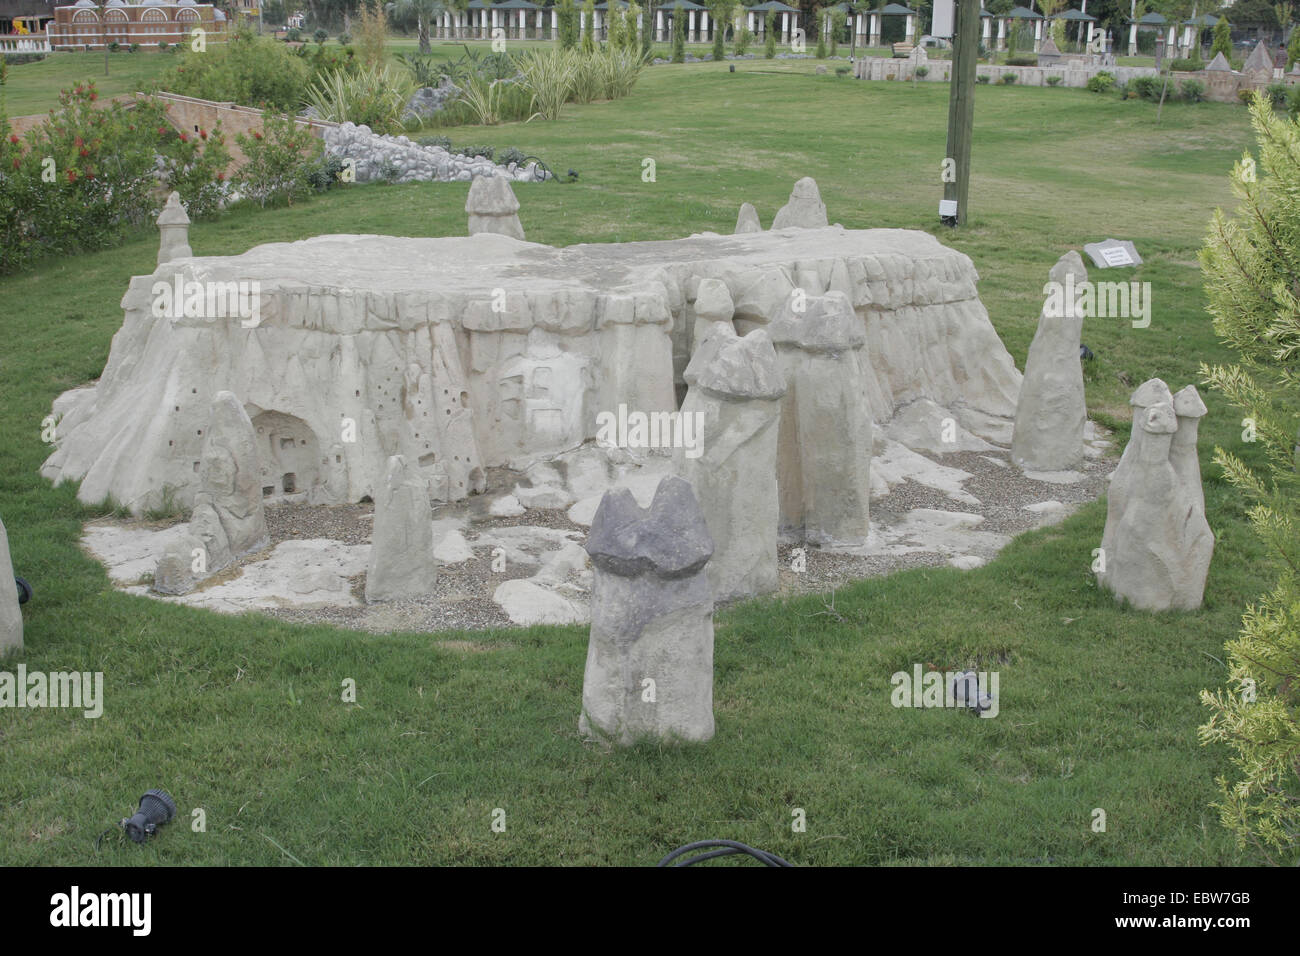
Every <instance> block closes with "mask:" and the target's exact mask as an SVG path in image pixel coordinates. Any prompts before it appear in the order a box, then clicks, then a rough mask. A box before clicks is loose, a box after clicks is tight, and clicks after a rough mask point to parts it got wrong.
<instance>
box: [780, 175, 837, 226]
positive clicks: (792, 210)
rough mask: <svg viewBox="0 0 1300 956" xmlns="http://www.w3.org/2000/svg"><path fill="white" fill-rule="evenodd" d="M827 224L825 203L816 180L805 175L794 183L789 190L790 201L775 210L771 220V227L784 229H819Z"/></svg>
mask: <svg viewBox="0 0 1300 956" xmlns="http://www.w3.org/2000/svg"><path fill="white" fill-rule="evenodd" d="M827 224H828V220H827V218H826V204H825V203H823V202H822V196H821V192H820V191H819V190H818V189H817V182H816V180H814V179H813V178H812V177H810V176H805V177H804V178H803V179H801V180H799V181H798V182H797V183H795V184H794V189H793V190H792V191H791V192H790V201H789V202H787V203H786V204H785V205H784V206H782V207H781V208H780V209H779V210H777V213H776V217H775V218H774V219H773V220H772V228H773V229H785V228H786V227H788V226H799V227H800V228H802V229H821V228H824V227H825V226H826V225H827Z"/></svg>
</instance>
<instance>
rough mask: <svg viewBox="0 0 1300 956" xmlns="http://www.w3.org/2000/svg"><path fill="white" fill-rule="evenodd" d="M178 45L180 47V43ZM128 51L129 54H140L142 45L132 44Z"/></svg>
mask: <svg viewBox="0 0 1300 956" xmlns="http://www.w3.org/2000/svg"><path fill="white" fill-rule="evenodd" d="M176 45H177V46H180V44H179V43H178V44H176ZM126 49H127V52H128V53H139V52H140V44H138V43H132V44H131V45H130V46H129V47H127V48H126Z"/></svg>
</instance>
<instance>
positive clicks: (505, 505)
mask: <svg viewBox="0 0 1300 956" xmlns="http://www.w3.org/2000/svg"><path fill="white" fill-rule="evenodd" d="M523 513H524V506H523V505H521V504H520V503H519V499H518V498H516V497H515V496H514V495H503V496H502V497H500V498H498V499H496V500H495V501H493V502H492V504H491V505H489V506H488V514H490V515H492V517H494V518H517V517H519V516H520V515H521V514H523Z"/></svg>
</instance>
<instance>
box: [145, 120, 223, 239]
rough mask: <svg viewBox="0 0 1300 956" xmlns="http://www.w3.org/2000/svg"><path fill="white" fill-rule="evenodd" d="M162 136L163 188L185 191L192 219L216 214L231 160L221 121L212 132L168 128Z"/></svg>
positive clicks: (183, 199) (184, 200)
mask: <svg viewBox="0 0 1300 956" xmlns="http://www.w3.org/2000/svg"><path fill="white" fill-rule="evenodd" d="M161 140H162V141H161V143H160V144H159V147H158V153H159V154H160V156H161V159H162V162H161V163H160V164H159V169H158V178H159V180H160V181H161V183H162V186H163V188H164V189H166V190H167V191H169V192H170V191H171V190H175V191H176V192H178V193H180V194H181V204H182V205H183V206H184V207H185V211H186V212H187V213H188V214H189V217H190V218H191V219H206V218H209V217H211V216H213V215H215V214H216V212H217V210H218V209H219V208H220V206H221V202H222V200H223V199H224V198H225V195H226V189H227V185H228V184H227V183H226V167H227V166H228V165H229V164H230V152H229V150H227V149H226V138H225V136H224V135H223V134H222V132H221V126H220V124H218V125H217V126H216V128H214V129H213V130H212V132H210V133H209V132H208V131H207V130H204V129H201V130H199V131H198V132H197V133H177V132H176V131H175V130H172V129H168V130H167V132H165V133H164V134H163V135H162V137H161Z"/></svg>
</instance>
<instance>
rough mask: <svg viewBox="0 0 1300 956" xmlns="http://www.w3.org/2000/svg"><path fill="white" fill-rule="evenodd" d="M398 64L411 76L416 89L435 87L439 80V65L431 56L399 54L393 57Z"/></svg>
mask: <svg viewBox="0 0 1300 956" xmlns="http://www.w3.org/2000/svg"><path fill="white" fill-rule="evenodd" d="M393 59H395V60H396V61H397V62H398V63H400V64H402V66H403V67H405V68H406V70H407V71H408V72H409V73H410V74H411V79H412V80H414V81H415V85H416V87H417V88H423V87H426V86H437V85H438V81H439V80H440V79H441V72H440V71H439V69H438V66H439V64H438V63H437V62H436V61H435V60H434V59H433V54H423V55H422V54H418V53H417V54H412V55H410V56H408V55H407V54H405V53H399V54H397V55H396V56H395V57H393Z"/></svg>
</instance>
